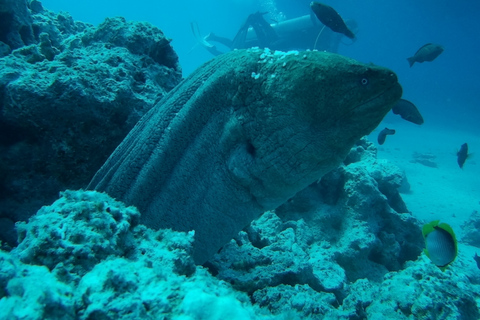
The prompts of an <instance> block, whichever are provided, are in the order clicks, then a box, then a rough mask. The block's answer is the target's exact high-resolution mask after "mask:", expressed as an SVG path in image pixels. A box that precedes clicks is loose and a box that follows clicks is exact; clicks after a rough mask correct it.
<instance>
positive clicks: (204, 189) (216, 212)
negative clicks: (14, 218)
mask: <svg viewBox="0 0 480 320" xmlns="http://www.w3.org/2000/svg"><path fill="white" fill-rule="evenodd" d="M401 95H402V88H401V86H400V85H399V84H398V80H397V76H396V75H395V74H394V73H393V72H392V71H390V70H388V69H386V68H383V67H378V66H374V65H372V64H363V63H360V62H357V61H355V60H352V59H349V58H346V57H343V56H340V55H337V54H332V53H326V52H317V51H307V52H287V53H284V52H278V51H275V52H272V51H269V50H268V49H265V50H263V49H258V48H253V49H247V50H235V51H232V52H230V53H227V54H224V55H221V56H219V57H217V58H215V59H213V60H211V61H209V62H207V63H205V64H204V65H203V66H201V67H200V68H199V69H197V70H196V71H195V72H193V73H192V74H191V75H190V76H189V77H188V78H186V79H184V80H183V81H182V82H181V83H180V84H179V85H178V86H177V87H176V88H175V89H173V90H172V91H171V92H170V93H169V94H168V95H166V96H165V97H164V98H163V99H162V100H161V101H160V102H159V103H158V104H157V105H155V106H154V107H153V108H152V109H151V110H150V111H149V112H148V113H147V114H146V115H145V116H143V118H142V119H141V120H140V121H139V122H138V123H137V125H136V126H135V127H134V128H133V129H132V131H131V132H130V133H129V134H128V136H127V137H126V138H125V140H124V141H123V142H122V143H121V144H120V145H119V146H118V148H117V149H116V150H115V151H114V152H113V153H112V155H111V156H110V158H109V159H108V160H107V161H106V163H105V164H104V165H103V166H102V168H101V169H100V170H99V171H98V172H97V173H96V175H95V176H94V178H93V180H92V181H91V182H90V185H89V186H88V188H89V189H95V190H98V191H104V192H106V193H108V194H110V195H111V196H113V197H115V198H117V199H119V200H121V201H123V202H125V203H126V204H128V205H134V206H136V207H137V208H138V209H139V210H140V212H141V220H142V223H143V224H145V225H146V226H148V227H151V228H155V229H158V228H172V229H174V230H178V231H191V230H194V232H195V237H194V238H195V240H194V247H193V257H194V260H195V262H196V263H197V264H202V263H204V262H206V261H207V260H208V259H209V258H211V257H212V256H213V254H215V253H216V252H217V251H218V250H219V249H220V248H221V247H222V246H223V245H224V244H225V243H227V242H228V241H230V240H231V239H232V238H233V237H234V236H235V235H236V234H237V233H238V232H239V231H240V230H242V229H243V228H244V227H246V226H247V225H248V224H249V223H250V222H251V221H252V220H254V219H255V218H257V217H258V216H259V215H260V214H262V213H263V212H265V211H266V210H272V209H275V208H276V207H278V206H279V205H281V204H282V203H283V202H285V201H286V200H288V199H289V198H291V197H292V196H293V195H295V193H297V192H298V191H300V190H302V189H304V188H305V187H307V186H308V185H309V184H311V183H312V182H314V181H316V180H318V179H319V178H321V177H322V176H323V175H324V174H325V173H327V172H328V171H330V170H332V169H334V168H335V167H337V166H338V165H339V164H341V162H342V161H343V160H344V158H345V157H346V155H347V153H348V152H349V150H350V148H351V147H352V146H353V145H354V143H355V142H356V141H357V140H358V139H360V138H361V137H362V136H364V135H367V134H369V133H370V132H371V131H372V130H373V129H374V128H375V127H377V125H378V124H379V123H380V121H381V120H382V119H383V117H384V116H385V115H386V114H387V112H388V111H389V110H390V109H391V108H392V106H393V105H394V104H395V103H396V102H397V101H398V100H399V99H400V97H401Z"/></svg>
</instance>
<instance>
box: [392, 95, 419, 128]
mask: <svg viewBox="0 0 480 320" xmlns="http://www.w3.org/2000/svg"><path fill="white" fill-rule="evenodd" d="M392 112H393V113H394V114H398V115H400V117H402V119H404V120H407V121H410V122H412V123H415V124H418V125H421V124H423V122H424V121H423V117H422V115H421V114H420V111H418V109H417V107H416V106H415V105H414V104H413V103H411V102H410V101H408V100H405V99H400V100H398V102H397V103H396V104H395V105H394V106H393V108H392Z"/></svg>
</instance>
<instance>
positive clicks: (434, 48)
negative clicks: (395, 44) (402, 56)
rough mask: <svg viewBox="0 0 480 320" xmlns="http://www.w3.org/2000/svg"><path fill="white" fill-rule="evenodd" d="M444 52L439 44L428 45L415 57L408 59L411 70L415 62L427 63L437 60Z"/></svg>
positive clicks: (419, 50)
mask: <svg viewBox="0 0 480 320" xmlns="http://www.w3.org/2000/svg"><path fill="white" fill-rule="evenodd" d="M442 52H443V47H442V46H441V45H439V44H434V43H427V44H426V45H424V46H423V47H421V48H420V49H418V51H417V52H416V53H415V54H414V55H413V57H410V58H407V61H408V63H409V64H410V68H411V67H412V66H413V64H414V63H415V62H418V63H422V62H425V61H433V60H435V59H436V58H437V57H438V56H439V55H440V54H441V53H442Z"/></svg>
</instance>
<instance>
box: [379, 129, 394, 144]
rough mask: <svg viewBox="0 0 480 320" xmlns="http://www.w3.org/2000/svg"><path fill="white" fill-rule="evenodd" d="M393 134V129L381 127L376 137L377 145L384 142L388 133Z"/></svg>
mask: <svg viewBox="0 0 480 320" xmlns="http://www.w3.org/2000/svg"><path fill="white" fill-rule="evenodd" d="M394 134H395V130H393V129H388V128H385V129H383V130H382V131H380V133H379V134H378V137H377V141H378V144H379V145H382V144H384V143H385V139H386V138H387V136H388V135H394Z"/></svg>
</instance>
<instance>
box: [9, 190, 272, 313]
mask: <svg viewBox="0 0 480 320" xmlns="http://www.w3.org/2000/svg"><path fill="white" fill-rule="evenodd" d="M139 215H140V214H139V212H138V211H137V210H136V209H135V208H133V207H126V206H125V205H124V204H122V203H120V202H117V201H115V200H114V199H112V198H110V197H109V196H108V195H106V194H101V193H98V192H92V191H65V192H63V193H62V195H61V198H60V199H59V200H57V201H56V202H55V203H53V204H52V205H51V206H45V207H43V208H42V209H41V210H39V212H38V213H37V214H36V215H34V216H32V218H31V219H30V221H29V222H28V223H21V224H20V227H19V229H20V232H19V233H20V245H19V246H18V247H17V248H15V249H13V250H12V251H11V252H4V251H1V250H0V310H1V312H0V319H1V320H3V319H107V318H116V319H132V320H133V319H162V318H169V319H233V320H243V319H256V318H257V315H258V316H259V315H260V309H259V308H258V307H254V306H252V304H251V303H250V301H249V300H248V297H247V295H246V294H245V293H242V292H238V291H234V290H233V289H232V288H231V286H229V285H227V284H225V283H224V282H222V281H219V280H218V279H215V278H214V277H212V276H211V275H210V274H208V272H206V270H205V269H203V268H201V267H196V266H195V265H194V263H193V259H192V257H191V255H190V254H191V252H192V247H191V243H192V240H193V233H189V234H185V233H179V232H173V231H171V230H158V231H154V230H151V229H148V228H146V227H145V226H142V225H139V224H138V217H139ZM263 314H265V312H263ZM262 319H266V320H268V319H272V317H268V316H267V317H266V318H262Z"/></svg>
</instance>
